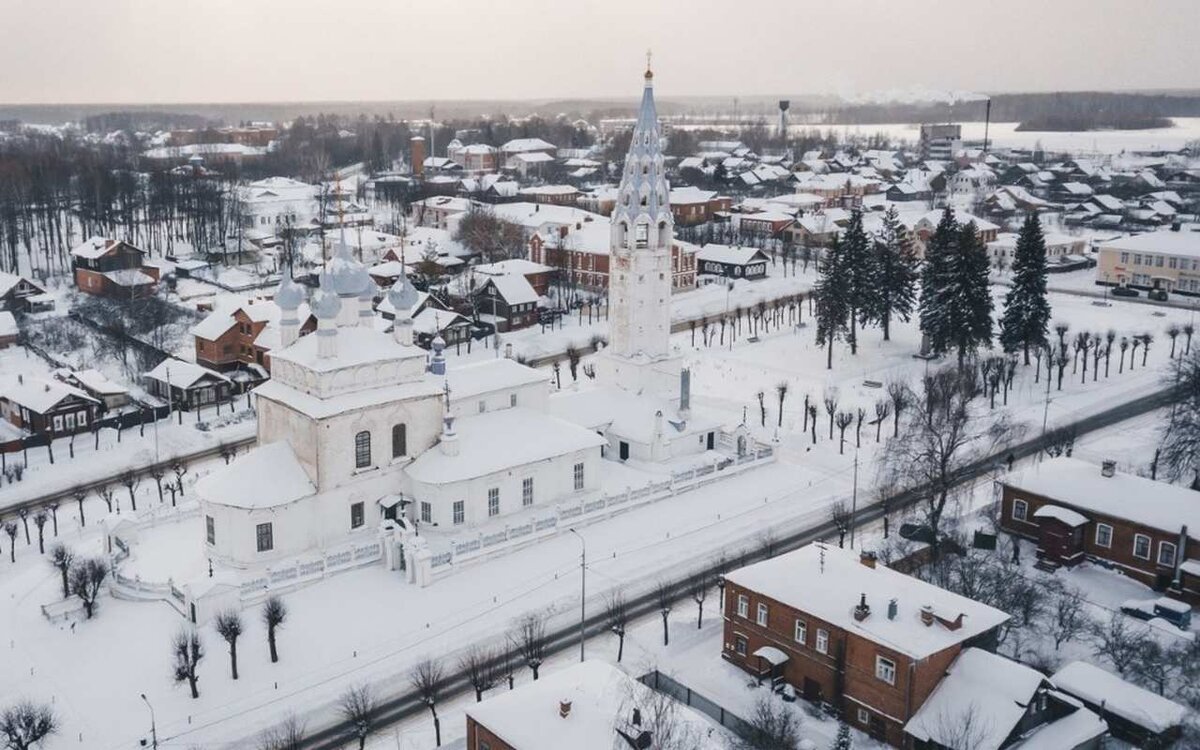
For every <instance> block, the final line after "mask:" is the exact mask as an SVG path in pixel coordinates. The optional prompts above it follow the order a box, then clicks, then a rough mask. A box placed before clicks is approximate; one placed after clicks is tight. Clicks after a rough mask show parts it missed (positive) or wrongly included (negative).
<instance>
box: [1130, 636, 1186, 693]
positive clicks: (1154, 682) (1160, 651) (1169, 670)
mask: <svg viewBox="0 0 1200 750" xmlns="http://www.w3.org/2000/svg"><path fill="white" fill-rule="evenodd" d="M1178 650H1179V649H1177V648H1170V647H1165V646H1163V645H1162V644H1161V643H1159V641H1158V640H1157V639H1155V638H1146V639H1144V640H1143V641H1142V642H1141V644H1140V645H1139V647H1138V650H1137V658H1136V659H1135V660H1134V662H1133V664H1132V669H1133V674H1134V676H1135V677H1137V679H1138V681H1139V682H1141V683H1142V684H1143V685H1146V686H1147V687H1149V688H1150V689H1151V690H1153V691H1154V692H1156V693H1158V694H1159V695H1162V694H1163V693H1164V692H1166V689H1167V685H1171V684H1174V683H1175V681H1176V678H1177V677H1178V676H1179V675H1180V673H1181V672H1182V670H1183V665H1182V662H1181V661H1180V659H1179V658H1178V656H1177V652H1178Z"/></svg>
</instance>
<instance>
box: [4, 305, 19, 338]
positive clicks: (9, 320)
mask: <svg viewBox="0 0 1200 750" xmlns="http://www.w3.org/2000/svg"><path fill="white" fill-rule="evenodd" d="M20 332H21V329H20V328H19V327H18V326H17V319H16V317H15V316H13V314H12V313H10V312H9V311H8V310H0V336H16V335H17V334H18V333H20Z"/></svg>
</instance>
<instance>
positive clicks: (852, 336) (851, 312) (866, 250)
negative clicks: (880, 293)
mask: <svg viewBox="0 0 1200 750" xmlns="http://www.w3.org/2000/svg"><path fill="white" fill-rule="evenodd" d="M839 244H840V246H841V249H842V258H841V261H840V263H841V266H842V269H843V277H844V279H845V289H844V290H843V296H844V297H845V299H846V307H847V317H848V318H849V322H850V331H849V333H848V334H847V340H848V341H849V342H850V353H851V354H858V326H859V324H860V323H861V324H863V325H865V324H866V323H867V321H868V320H870V319H872V317H873V316H872V315H871V312H872V307H873V306H874V299H875V296H876V285H877V283H878V273H877V272H876V267H875V266H876V264H875V254H874V253H872V252H871V240H870V238H868V237H867V233H866V231H865V230H864V229H863V217H862V211H859V210H855V211H852V212H851V213H850V222H849V224H847V226H846V231H845V233H844V234H842V236H841V238H840V243H839Z"/></svg>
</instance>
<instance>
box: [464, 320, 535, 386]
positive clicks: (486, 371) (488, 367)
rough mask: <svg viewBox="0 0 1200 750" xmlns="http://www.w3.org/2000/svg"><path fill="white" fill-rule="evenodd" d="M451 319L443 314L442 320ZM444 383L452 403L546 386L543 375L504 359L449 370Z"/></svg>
mask: <svg viewBox="0 0 1200 750" xmlns="http://www.w3.org/2000/svg"><path fill="white" fill-rule="evenodd" d="M451 315H452V314H451V313H444V317H446V318H449V317H450V316H451ZM446 381H447V382H448V383H449V384H450V397H451V398H452V399H460V398H461V399H471V398H475V397H476V396H479V395H480V394H484V393H493V392H495V391H503V390H508V389H509V388H519V387H521V386H525V385H531V384H533V383H548V382H549V380H548V378H547V376H546V374H545V373H543V372H539V371H537V370H535V369H534V368H532V367H529V366H527V365H523V364H521V363H520V362H517V361H516V360H514V359H507V358H505V359H490V360H485V361H483V362H473V363H471V364H468V365H463V366H461V367H452V368H450V369H449V371H448V372H447V373H446Z"/></svg>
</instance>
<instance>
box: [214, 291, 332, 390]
mask: <svg viewBox="0 0 1200 750" xmlns="http://www.w3.org/2000/svg"><path fill="white" fill-rule="evenodd" d="M298 316H299V319H300V335H301V336H303V335H305V334H307V333H311V332H312V331H314V330H316V327H317V321H316V318H315V317H313V316H312V314H311V313H310V312H309V310H308V306H307V305H301V306H300V310H299V311H298ZM191 332H192V338H193V340H194V345H195V348H196V362H197V364H200V365H203V366H204V367H208V368H210V369H213V370H218V371H227V370H234V369H239V368H240V367H241V366H243V365H257V366H259V367H262V368H263V369H264V370H265V371H266V372H270V370H271V358H270V356H269V355H268V352H270V351H271V350H272V349H274V348H277V347H278V346H279V344H280V339H279V306H278V305H276V304H275V303H273V302H270V301H266V300H258V301H253V300H252V301H249V302H247V303H245V304H242V305H239V306H237V307H236V308H233V309H232V310H229V309H225V310H217V311H215V312H213V313H212V314H211V315H209V316H208V317H207V318H205V319H204V320H202V321H200V323H198V324H197V325H195V326H193V327H192V331H191Z"/></svg>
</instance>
